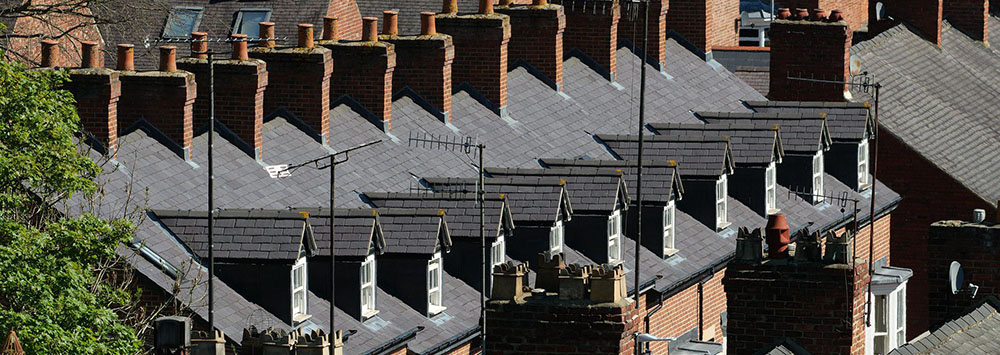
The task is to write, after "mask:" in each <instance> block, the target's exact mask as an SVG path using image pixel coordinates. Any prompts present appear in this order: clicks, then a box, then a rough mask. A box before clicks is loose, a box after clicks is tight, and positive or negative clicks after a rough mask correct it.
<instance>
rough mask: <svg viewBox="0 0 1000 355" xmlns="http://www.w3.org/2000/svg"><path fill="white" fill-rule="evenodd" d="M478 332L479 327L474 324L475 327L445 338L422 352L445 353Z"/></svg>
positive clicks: (429, 354)
mask: <svg viewBox="0 0 1000 355" xmlns="http://www.w3.org/2000/svg"><path fill="white" fill-rule="evenodd" d="M479 334H480V327H479V326H476V327H475V328H472V329H469V330H466V331H465V332H464V333H462V334H459V335H456V336H453V337H451V338H448V339H446V340H445V341H444V342H442V343H440V344H438V345H435V346H434V347H433V348H430V349H429V350H427V351H424V354H425V355H437V354H447V353H449V352H451V351H452V350H455V349H456V348H458V347H460V346H462V345H464V344H465V343H466V342H468V341H470V340H472V339H476V338H478V337H479Z"/></svg>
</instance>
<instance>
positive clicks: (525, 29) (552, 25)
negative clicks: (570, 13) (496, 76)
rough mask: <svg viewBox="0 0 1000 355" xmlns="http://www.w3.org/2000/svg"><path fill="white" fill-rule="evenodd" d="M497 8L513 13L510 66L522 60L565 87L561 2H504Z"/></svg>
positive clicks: (555, 84) (549, 81)
mask: <svg viewBox="0 0 1000 355" xmlns="http://www.w3.org/2000/svg"><path fill="white" fill-rule="evenodd" d="M496 11H497V12H499V13H501V14H505V15H507V16H509V17H510V32H511V37H510V43H509V44H508V50H509V53H508V60H507V62H508V69H510V68H511V67H513V66H516V65H518V64H519V63H520V62H523V63H525V64H527V65H529V66H531V68H533V69H534V70H537V71H538V72H539V73H540V74H542V75H543V76H544V77H543V78H542V80H543V81H546V83H547V84H548V85H549V86H551V87H552V88H553V89H555V90H556V91H562V81H563V32H564V31H565V30H566V13H565V11H564V10H563V7H562V6H560V5H549V4H548V2H547V1H546V0H534V1H533V2H532V4H531V5H523V6H522V5H511V4H503V3H501V6H499V7H497V8H496Z"/></svg>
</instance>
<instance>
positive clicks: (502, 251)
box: [490, 233, 507, 269]
mask: <svg viewBox="0 0 1000 355" xmlns="http://www.w3.org/2000/svg"><path fill="white" fill-rule="evenodd" d="M490 253H492V256H491V257H490V266H491V269H492V266H497V265H500V264H503V262H504V261H505V260H504V259H505V257H506V255H507V245H506V243H505V242H504V235H503V234H502V233H501V234H500V236H499V237H497V240H496V241H495V242H493V245H491V246H490Z"/></svg>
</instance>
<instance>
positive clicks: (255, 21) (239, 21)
mask: <svg viewBox="0 0 1000 355" xmlns="http://www.w3.org/2000/svg"><path fill="white" fill-rule="evenodd" d="M269 20H271V9H268V8H252V9H240V11H239V12H237V13H236V22H235V23H233V33H242V34H245V35H247V37H248V38H259V37H260V23H261V22H267V21H269Z"/></svg>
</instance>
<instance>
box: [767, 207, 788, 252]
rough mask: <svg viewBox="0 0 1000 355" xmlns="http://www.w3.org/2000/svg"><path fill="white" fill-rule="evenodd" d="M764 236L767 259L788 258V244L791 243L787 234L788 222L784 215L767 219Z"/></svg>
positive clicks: (774, 215)
mask: <svg viewBox="0 0 1000 355" xmlns="http://www.w3.org/2000/svg"><path fill="white" fill-rule="evenodd" d="M765 236H766V241H767V256H768V258H771V259H785V258H787V257H788V244H789V243H791V237H790V236H789V234H788V222H787V221H786V220H785V215H784V214H780V213H779V214H773V215H770V216H768V217H767V227H766V228H765Z"/></svg>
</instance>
